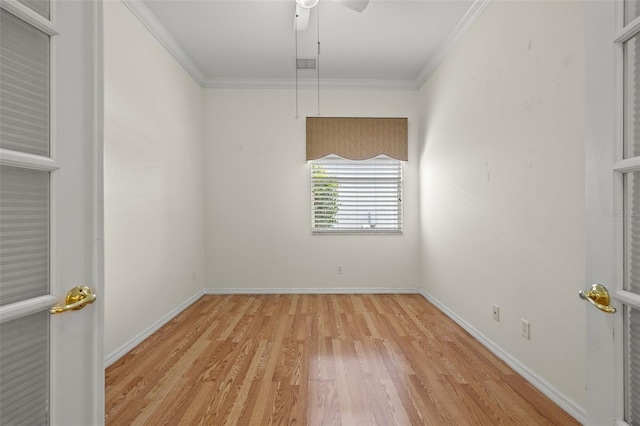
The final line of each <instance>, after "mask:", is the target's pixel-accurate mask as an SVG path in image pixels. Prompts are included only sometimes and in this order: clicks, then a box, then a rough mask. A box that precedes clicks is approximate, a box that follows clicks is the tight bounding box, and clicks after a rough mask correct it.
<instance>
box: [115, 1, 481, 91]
mask: <svg viewBox="0 0 640 426" xmlns="http://www.w3.org/2000/svg"><path fill="white" fill-rule="evenodd" d="M121 1H122V2H123V3H124V4H125V5H126V6H127V7H128V8H129V10H131V12H132V13H133V14H134V15H135V16H136V17H137V18H138V19H139V20H140V22H142V24H143V25H144V26H145V27H146V28H147V29H148V30H149V32H150V33H151V34H152V35H153V36H154V37H155V38H156V39H157V40H158V41H159V42H160V44H162V45H163V46H164V47H165V49H167V51H168V52H169V53H170V54H171V55H172V56H173V57H174V58H175V59H176V61H178V63H179V64H180V65H182V67H183V68H184V69H185V70H186V71H187V72H188V73H189V74H190V75H191V77H193V79H194V80H195V81H196V82H197V83H198V84H199V85H200V86H201V87H203V88H218V89H220V88H224V89H295V87H296V83H295V79H293V78H205V76H204V75H203V73H202V71H201V70H200V68H199V67H198V66H197V65H196V64H195V62H193V60H192V59H191V58H190V57H189V55H187V53H186V52H185V51H184V50H183V49H182V47H180V45H179V44H178V42H177V41H176V40H175V39H174V38H173V36H171V34H169V32H168V31H167V29H166V28H165V27H164V25H162V24H161V23H160V21H158V19H157V18H156V17H155V15H154V14H153V13H152V12H151V11H150V10H149V8H147V6H146V5H145V4H144V3H143V2H142V0H121ZM490 1H491V0H475V2H474V3H473V5H472V6H471V7H470V8H469V10H468V11H467V13H466V14H465V15H464V16H463V17H462V19H461V20H460V22H458V24H457V25H456V27H455V28H454V29H453V30H452V31H451V33H450V34H449V35H448V36H447V38H446V39H445V41H444V42H443V43H442V45H441V46H440V47H439V48H438V50H437V51H436V53H435V54H434V55H433V56H432V57H431V59H430V60H429V62H428V63H427V65H426V66H425V67H424V68H423V69H422V71H421V72H420V74H419V75H418V76H417V78H416V79H415V80H383V79H321V80H320V88H321V89H343V90H347V89H353V90H414V91H415V90H420V88H422V86H423V85H424V83H426V81H427V80H428V79H429V77H430V76H431V75H432V74H433V73H434V72H435V70H436V69H437V68H438V66H439V65H440V64H441V63H442V62H443V61H444V59H445V58H446V57H447V55H448V54H449V53H450V52H451V51H452V50H453V48H454V47H455V45H456V44H457V43H458V41H459V40H460V39H461V38H462V36H463V35H464V33H465V32H466V31H467V30H468V29H469V28H470V27H471V24H473V22H474V21H475V20H476V19H477V18H478V16H480V14H481V13H482V12H483V11H484V10H485V9H486V7H487V6H488V5H489V2H490ZM317 85H318V82H317V81H316V80H314V79H302V80H298V88H300V89H313V88H316V87H318V86H317Z"/></svg>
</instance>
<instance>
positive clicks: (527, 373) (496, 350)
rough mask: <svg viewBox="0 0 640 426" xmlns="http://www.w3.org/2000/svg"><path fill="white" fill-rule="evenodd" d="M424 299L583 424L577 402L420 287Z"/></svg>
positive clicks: (583, 413)
mask: <svg viewBox="0 0 640 426" xmlns="http://www.w3.org/2000/svg"><path fill="white" fill-rule="evenodd" d="M418 293H419V294H421V295H422V296H423V297H424V298H425V299H427V300H428V301H429V302H430V303H431V304H432V305H434V306H435V307H436V308H438V309H439V310H440V311H442V312H443V313H444V314H445V315H447V316H448V317H449V318H451V319H452V320H453V321H455V322H456V323H457V324H458V325H459V326H460V327H462V328H463V329H465V330H466V331H467V332H468V333H469V334H471V336H473V337H474V338H475V339H476V340H477V341H478V342H480V343H481V344H482V345H483V346H484V347H486V348H487V349H489V350H490V351H491V352H492V353H493V354H494V355H495V356H497V357H498V358H500V359H501V360H503V361H504V362H505V363H506V364H507V365H508V366H509V367H511V368H513V369H514V370H515V372H516V373H518V374H519V375H521V376H522V377H524V379H525V380H527V381H528V382H529V383H531V384H532V385H533V386H534V387H536V388H537V389H538V390H539V391H540V392H542V393H543V394H545V395H546V396H547V397H548V398H549V399H551V400H552V401H553V402H554V403H556V404H557V405H558V406H560V408H562V409H563V410H564V411H566V412H567V413H568V414H569V415H571V416H572V417H573V418H575V419H576V420H578V421H579V422H580V423H582V424H584V422H585V420H586V411H585V409H584V408H583V407H581V406H580V405H579V404H578V403H576V402H575V401H573V400H572V399H571V398H569V397H568V396H566V395H565V394H563V393H562V392H560V391H559V390H558V389H556V388H555V387H554V386H553V385H551V384H550V383H549V382H547V381H546V380H545V379H544V378H542V377H540V376H539V375H538V374H537V373H535V372H534V371H532V370H531V369H529V368H528V367H527V366H525V365H524V364H522V363H521V362H520V361H519V360H518V359H516V358H514V357H513V356H512V355H511V354H510V353H509V352H507V351H505V350H504V349H502V348H501V347H500V346H498V345H496V344H495V343H494V342H493V341H491V340H490V339H489V338H488V337H487V336H485V335H484V334H482V333H481V332H480V331H478V330H477V329H476V328H475V327H473V326H472V325H471V324H469V323H468V322H466V321H465V320H464V319H462V317H460V316H458V315H457V314H456V313H455V312H453V311H452V310H450V309H449V308H447V307H446V306H445V305H443V304H442V303H440V301H438V300H437V299H436V298H435V297H433V296H431V295H430V294H429V293H427V291H426V290H423V289H420V290H419V291H418Z"/></svg>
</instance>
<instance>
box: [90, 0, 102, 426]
mask: <svg viewBox="0 0 640 426" xmlns="http://www.w3.org/2000/svg"><path fill="white" fill-rule="evenodd" d="M94 4H95V6H94V8H93V10H92V12H93V22H94V25H95V29H94V30H93V40H92V41H93V64H94V68H93V111H92V112H93V126H92V127H93V135H92V145H93V149H92V150H91V152H92V156H93V158H92V160H93V164H92V172H93V176H92V177H93V179H92V185H93V188H92V195H93V197H92V200H91V207H92V209H91V210H92V213H93V217H92V231H93V233H92V240H93V244H92V255H93V286H94V289H95V290H97V291H100V292H101V293H102V294H101V295H100V296H102V297H101V298H100V300H98V303H95V305H96V307H95V313H94V315H93V331H94V336H93V354H92V355H93V357H92V359H91V362H92V365H93V378H92V383H93V407H94V409H93V419H92V420H93V424H94V425H100V426H101V425H104V418H105V417H104V412H105V375H104V327H105V323H104V293H105V285H104V60H103V58H104V26H103V23H104V14H103V11H104V9H103V7H104V4H103V0H98V1H96V2H94Z"/></svg>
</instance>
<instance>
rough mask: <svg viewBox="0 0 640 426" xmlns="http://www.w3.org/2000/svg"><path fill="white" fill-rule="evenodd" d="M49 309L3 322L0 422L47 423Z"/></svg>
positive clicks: (1, 335) (9, 423) (1, 330)
mask: <svg viewBox="0 0 640 426" xmlns="http://www.w3.org/2000/svg"><path fill="white" fill-rule="evenodd" d="M49 316H50V314H49V312H47V311H43V312H38V313H36V314H32V315H28V316H26V317H22V318H18V319H15V320H12V321H8V322H5V323H3V324H0V424H1V425H46V424H48V421H49V420H48V418H47V417H48V416H47V411H48V406H49V403H48V401H49Z"/></svg>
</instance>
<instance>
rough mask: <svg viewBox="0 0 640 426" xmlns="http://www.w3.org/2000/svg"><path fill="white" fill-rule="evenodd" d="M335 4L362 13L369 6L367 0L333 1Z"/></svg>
mask: <svg viewBox="0 0 640 426" xmlns="http://www.w3.org/2000/svg"><path fill="white" fill-rule="evenodd" d="M334 1H335V2H336V3H340V4H341V5H343V6H346V7H348V8H349V9H351V10H355V11H356V12H362V11H363V10H365V9H366V8H367V6H368V5H369V0H334Z"/></svg>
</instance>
